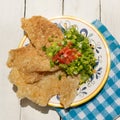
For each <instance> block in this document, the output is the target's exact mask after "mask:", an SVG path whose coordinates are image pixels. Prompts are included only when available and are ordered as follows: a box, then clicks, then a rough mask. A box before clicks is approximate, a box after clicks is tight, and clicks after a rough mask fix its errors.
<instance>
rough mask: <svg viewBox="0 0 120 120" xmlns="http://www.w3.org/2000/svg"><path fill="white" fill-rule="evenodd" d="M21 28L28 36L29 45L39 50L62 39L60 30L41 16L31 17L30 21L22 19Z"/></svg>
mask: <svg viewBox="0 0 120 120" xmlns="http://www.w3.org/2000/svg"><path fill="white" fill-rule="evenodd" d="M22 28H23V29H24V31H25V32H26V34H27V35H28V38H29V39H30V41H31V43H32V44H33V45H34V46H35V47H36V48H37V49H39V50H41V47H43V46H46V47H49V46H50V45H51V44H52V42H58V41H61V40H62V39H63V37H64V36H63V33H62V32H61V30H60V29H59V28H58V27H57V26H56V25H55V24H53V23H51V22H50V21H49V20H47V19H46V18H44V17H42V16H33V17H32V18H30V19H24V18H23V19H22Z"/></svg>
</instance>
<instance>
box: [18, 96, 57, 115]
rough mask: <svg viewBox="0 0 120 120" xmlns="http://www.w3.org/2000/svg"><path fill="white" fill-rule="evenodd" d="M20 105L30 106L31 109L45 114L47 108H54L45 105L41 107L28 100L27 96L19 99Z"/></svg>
mask: <svg viewBox="0 0 120 120" xmlns="http://www.w3.org/2000/svg"><path fill="white" fill-rule="evenodd" d="M20 105H21V107H27V106H30V107H32V108H33V109H36V110H38V111H40V112H42V113H44V114H47V113H48V111H49V110H55V109H54V108H52V107H50V106H47V107H41V106H39V105H37V104H35V103H33V102H32V101H30V100H28V99H27V98H24V99H22V100H20Z"/></svg>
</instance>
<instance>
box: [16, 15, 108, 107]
mask: <svg viewBox="0 0 120 120" xmlns="http://www.w3.org/2000/svg"><path fill="white" fill-rule="evenodd" d="M56 19H67V20H74V21H78V22H81V23H83V24H85V25H87V26H88V27H89V28H91V29H92V30H93V31H94V32H96V33H97V35H98V36H99V38H100V40H102V42H103V44H104V46H105V49H106V53H107V68H106V72H105V75H104V77H103V80H102V81H101V83H100V85H99V87H98V88H96V89H95V90H94V91H93V92H92V93H91V94H90V95H88V96H87V97H86V98H84V99H82V100H80V101H77V102H73V103H72V104H71V105H70V107H75V106H78V105H81V104H84V103H86V102H88V101H89V100H91V99H92V98H94V97H95V96H96V95H97V94H98V93H99V92H100V90H101V89H102V88H103V87H104V85H105V83H106V81H107V78H108V75H109V71H110V52H109V48H108V45H107V42H106V40H105V38H104V36H103V35H102V34H101V33H100V32H99V31H98V30H97V28H95V27H94V26H93V25H92V24H90V23H88V22H87V21H85V20H83V19H81V18H77V17H74V16H57V17H52V18H50V19H49V20H50V21H53V20H56ZM26 39H27V36H26V35H24V36H23V38H22V40H21V41H20V43H19V45H18V48H20V47H22V46H23V44H24V42H25V40H26ZM48 105H49V106H53V107H60V108H63V106H62V105H61V104H58V103H53V102H48Z"/></svg>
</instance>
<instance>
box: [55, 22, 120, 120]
mask: <svg viewBox="0 0 120 120" xmlns="http://www.w3.org/2000/svg"><path fill="white" fill-rule="evenodd" d="M92 24H93V25H94V26H95V27H96V28H97V29H98V30H99V31H100V32H101V33H102V34H103V36H104V37H105V39H106V41H107V43H108V46H109V49H110V53H111V70H110V73H109V77H108V80H107V82H106V84H105V86H104V87H103V89H102V90H101V91H100V93H99V94H98V95H97V96H96V97H94V98H93V99H92V100H90V101H89V102H87V103H85V104H83V105H80V106H78V107H75V108H70V109H68V110H64V109H61V108H56V111H57V112H58V113H59V115H60V116H61V118H62V120H113V119H115V118H116V117H117V116H118V115H120V45H119V44H118V43H117V41H116V40H115V38H114V37H113V36H112V35H111V34H110V32H109V31H108V30H107V28H106V27H105V26H104V25H103V24H102V23H101V22H100V21H99V20H95V21H94V22H93V23H92Z"/></svg>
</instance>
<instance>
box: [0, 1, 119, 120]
mask: <svg viewBox="0 0 120 120" xmlns="http://www.w3.org/2000/svg"><path fill="white" fill-rule="evenodd" d="M119 5H120V0H0V42H1V43H0V120H60V117H59V115H58V114H57V112H56V111H55V110H54V108H52V107H45V108H43V107H39V106H37V105H35V104H33V103H32V102H30V101H28V100H24V101H19V100H18V98H17V97H16V94H15V92H14V88H13V86H12V85H11V84H10V82H9V81H8V73H9V69H8V68H7V67H6V61H7V57H8V51H9V50H10V49H13V48H17V46H18V44H19V42H20V40H21V39H22V36H23V34H24V32H23V30H22V29H21V21H20V20H21V18H22V17H26V18H29V17H31V16H33V15H42V16H44V17H47V18H51V17H54V16H62V15H70V16H75V17H78V18H82V19H84V20H86V21H88V22H92V21H93V20H95V19H99V20H101V22H102V23H103V24H105V25H106V26H107V27H108V29H109V30H110V32H111V33H112V34H113V35H114V36H115V38H116V39H117V40H118V42H119V43H120V34H119V31H120V27H119V26H120V10H119Z"/></svg>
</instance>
